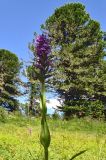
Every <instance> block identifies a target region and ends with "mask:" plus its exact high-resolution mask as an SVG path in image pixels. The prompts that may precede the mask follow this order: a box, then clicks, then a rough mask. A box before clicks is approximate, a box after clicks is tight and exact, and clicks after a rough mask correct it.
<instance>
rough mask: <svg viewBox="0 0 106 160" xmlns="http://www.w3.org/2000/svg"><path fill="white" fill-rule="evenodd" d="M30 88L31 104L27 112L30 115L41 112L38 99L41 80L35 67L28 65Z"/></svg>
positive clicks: (28, 84)
mask: <svg viewBox="0 0 106 160" xmlns="http://www.w3.org/2000/svg"><path fill="white" fill-rule="evenodd" d="M27 79H28V83H27V86H28V90H29V104H28V105H27V113H28V114H29V115H36V116H38V115H39V114H40V105H39V103H38V101H37V99H38V97H39V82H38V80H37V79H36V74H35V67H34V66H33V65H32V66H28V68H27Z"/></svg>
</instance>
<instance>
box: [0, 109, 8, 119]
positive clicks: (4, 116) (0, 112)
mask: <svg viewBox="0 0 106 160" xmlns="http://www.w3.org/2000/svg"><path fill="white" fill-rule="evenodd" d="M6 119H7V112H6V110H5V109H4V108H2V107H0V121H1V122H6Z"/></svg>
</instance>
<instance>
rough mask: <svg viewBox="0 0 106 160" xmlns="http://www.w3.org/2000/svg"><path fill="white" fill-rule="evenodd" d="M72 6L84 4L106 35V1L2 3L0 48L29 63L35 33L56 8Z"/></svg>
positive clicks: (24, 0) (6, 0)
mask: <svg viewBox="0 0 106 160" xmlns="http://www.w3.org/2000/svg"><path fill="white" fill-rule="evenodd" d="M69 2H70V3H71V2H81V3H83V4H84V5H85V6H86V10H87V12H88V13H89V14H90V16H91V18H92V19H95V20H97V21H99V22H100V24H101V28H102V30H104V31H106V0H79V1H75V0H0V48H4V49H8V50H10V51H12V52H14V53H16V54H17V55H18V57H19V58H22V59H24V60H29V59H30V57H31V55H30V54H29V51H28V43H29V42H31V41H32V39H33V33H34V32H35V31H36V32H37V33H40V25H41V24H42V23H44V22H45V20H46V19H47V18H48V17H49V16H50V15H52V13H53V12H54V10H55V8H57V7H60V6H62V5H64V4H65V3H69Z"/></svg>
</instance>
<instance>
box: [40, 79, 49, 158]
mask: <svg viewBox="0 0 106 160" xmlns="http://www.w3.org/2000/svg"><path fill="white" fill-rule="evenodd" d="M40 98H41V103H40V104H41V112H42V119H41V134H40V142H41V144H42V145H43V147H44V160H48V147H49V145H50V132H49V128H48V124H47V120H46V114H47V107H46V96H45V82H42V83H41V95H40Z"/></svg>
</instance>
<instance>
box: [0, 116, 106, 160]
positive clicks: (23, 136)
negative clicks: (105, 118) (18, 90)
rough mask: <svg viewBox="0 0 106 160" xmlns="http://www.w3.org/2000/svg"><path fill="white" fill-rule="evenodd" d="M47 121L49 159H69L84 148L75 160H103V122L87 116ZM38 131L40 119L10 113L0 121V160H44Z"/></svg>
mask: <svg viewBox="0 0 106 160" xmlns="http://www.w3.org/2000/svg"><path fill="white" fill-rule="evenodd" d="M48 123H49V126H50V131H51V139H52V141H51V145H50V148H49V160H70V159H71V157H72V156H73V155H74V154H75V153H77V152H80V151H82V150H85V149H88V150H87V152H85V153H84V154H82V155H80V156H79V157H77V158H76V160H106V123H104V122H102V121H101V122H99V121H93V120H90V119H85V120H84V119H73V120H70V121H62V120H51V119H50V120H48ZM30 130H31V131H32V133H31V134H30ZM39 133H40V119H32V120H28V119H27V118H22V117H15V116H11V117H9V118H8V120H7V122H6V123H0V160H43V159H42V157H43V148H42V146H41V145H40V143H39Z"/></svg>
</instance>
